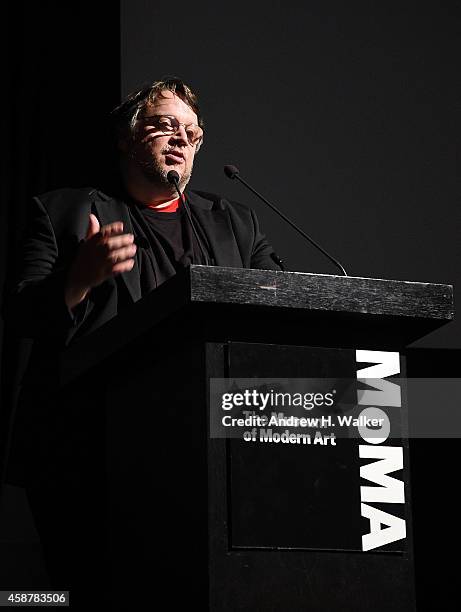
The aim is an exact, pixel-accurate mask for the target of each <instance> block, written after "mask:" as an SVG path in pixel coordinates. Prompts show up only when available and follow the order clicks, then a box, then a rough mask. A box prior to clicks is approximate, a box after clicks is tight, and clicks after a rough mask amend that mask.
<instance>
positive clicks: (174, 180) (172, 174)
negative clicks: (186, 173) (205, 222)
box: [166, 170, 210, 266]
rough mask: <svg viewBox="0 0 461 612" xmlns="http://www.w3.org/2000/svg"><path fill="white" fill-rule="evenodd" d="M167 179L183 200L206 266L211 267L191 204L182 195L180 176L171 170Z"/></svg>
mask: <svg viewBox="0 0 461 612" xmlns="http://www.w3.org/2000/svg"><path fill="white" fill-rule="evenodd" d="M166 178H167V181H168V182H169V183H171V184H172V185H174V186H175V188H176V191H177V192H178V195H179V198H180V199H181V202H182V204H183V206H184V210H185V211H186V214H187V218H188V219H189V223H190V225H191V227H192V231H193V232H194V236H195V239H196V240H197V243H198V246H199V249H200V252H201V253H202V255H203V259H204V260H205V265H206V266H209V265H210V261H209V259H208V255H207V253H206V249H204V248H203V244H202V241H201V240H200V236H199V235H198V233H197V230H196V229H195V225H194V222H193V220H192V215H191V212H190V209H189V204H188V203H187V200H186V198H185V197H184V194H183V193H181V190H180V189H179V174H178V173H177V172H176V170H170V171H169V172H168V174H167V175H166Z"/></svg>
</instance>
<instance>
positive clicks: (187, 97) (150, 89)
mask: <svg viewBox="0 0 461 612" xmlns="http://www.w3.org/2000/svg"><path fill="white" fill-rule="evenodd" d="M165 90H169V91H171V92H173V93H174V94H176V95H177V96H178V98H180V99H181V100H182V101H183V102H184V103H185V104H187V106H189V107H190V108H191V109H192V110H193V111H194V113H195V114H196V115H197V117H198V125H199V126H200V127H201V128H202V129H203V126H204V123H203V117H202V116H201V114H200V109H199V105H198V100H197V96H196V94H195V93H194V92H193V91H192V89H191V88H190V87H189V86H188V85H186V83H184V82H183V81H182V80H181V79H179V78H177V77H163V78H162V79H160V80H159V81H154V82H153V83H150V84H148V85H144V87H142V89H139V90H138V91H135V92H133V93H131V94H129V95H128V96H127V97H126V98H125V100H123V101H122V103H121V104H119V105H118V106H117V107H116V108H114V110H113V111H112V112H111V119H112V124H113V128H114V132H115V136H116V138H117V139H118V138H120V137H126V136H127V135H128V134H131V135H133V134H134V131H135V129H136V121H137V119H138V116H139V113H140V112H141V111H142V110H143V109H144V108H145V107H146V105H147V104H149V103H153V102H155V99H156V98H157V97H158V96H161V95H162V91H165Z"/></svg>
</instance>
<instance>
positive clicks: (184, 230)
mask: <svg viewBox="0 0 461 612" xmlns="http://www.w3.org/2000/svg"><path fill="white" fill-rule="evenodd" d="M130 215H131V221H132V224H133V231H134V235H135V242H136V244H137V245H138V249H137V252H136V258H137V263H138V266H139V271H140V276H141V294H142V295H145V294H146V293H148V292H149V291H152V289H155V288H156V287H158V286H159V285H161V284H162V283H163V282H165V281H166V280H167V279H168V278H170V277H171V276H174V275H175V274H176V272H177V271H178V270H179V269H180V268H184V267H186V266H189V265H190V264H192V263H194V264H204V263H206V262H205V261H204V257H203V254H202V251H201V249H200V247H199V245H198V242H197V239H196V237H195V235H194V233H193V231H192V228H191V225H190V222H189V219H188V217H187V215H186V212H185V210H184V208H183V206H182V205H180V207H179V208H178V209H177V211H176V212H158V211H156V210H153V209H152V208H149V207H148V206H143V205H141V204H137V203H132V204H131V205H130ZM196 225H197V224H196ZM196 229H197V230H199V228H198V227H196Z"/></svg>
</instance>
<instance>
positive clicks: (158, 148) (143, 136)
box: [128, 90, 198, 189]
mask: <svg viewBox="0 0 461 612" xmlns="http://www.w3.org/2000/svg"><path fill="white" fill-rule="evenodd" d="M159 116H167V117H168V116H170V117H175V118H176V119H177V120H178V122H179V123H182V124H184V125H185V126H186V127H187V126H189V125H191V124H192V125H197V124H198V118H197V115H196V114H195V113H194V111H193V110H192V109H191V108H190V106H188V105H187V104H186V103H185V102H183V101H182V100H181V98H178V96H176V95H175V94H174V93H173V92H171V91H169V90H164V91H162V93H161V94H160V95H159V96H157V98H156V99H155V101H154V103H149V104H148V105H147V106H146V107H145V108H144V109H143V110H142V111H141V112H140V113H139V116H138V121H137V125H136V132H135V136H134V138H133V140H132V141H131V143H130V144H129V150H128V155H129V157H130V159H131V161H132V162H134V163H135V164H136V165H137V166H138V167H139V168H140V169H141V171H142V173H143V174H144V176H145V177H146V178H147V179H148V180H149V181H151V182H152V183H154V184H156V185H159V186H160V185H162V186H166V185H169V183H168V181H167V178H166V177H167V174H168V172H169V171H170V170H176V172H177V173H178V174H179V177H180V178H179V185H180V187H181V189H183V188H184V187H185V186H186V185H187V183H188V182H189V179H190V177H191V174H192V167H193V164H194V156H195V153H196V150H197V145H191V144H190V143H189V141H188V139H187V135H186V131H185V128H184V126H181V127H180V128H179V130H178V132H176V134H170V135H165V134H164V133H163V132H162V131H161V130H160V129H159V128H158V124H157V125H154V123H155V122H156V121H157V118H158V117H159ZM149 118H155V119H149Z"/></svg>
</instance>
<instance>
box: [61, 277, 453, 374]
mask: <svg viewBox="0 0 461 612" xmlns="http://www.w3.org/2000/svg"><path fill="white" fill-rule="evenodd" d="M453 317H454V307H453V287H452V285H444V284H436V283H422V282H411V281H399V280H385V279H375V278H361V277H350V276H348V277H344V276H335V275H327V274H311V273H303V272H281V271H280V272H279V271H274V270H252V269H242V268H223V267H215V266H199V265H193V266H190V267H189V268H185V269H184V270H182V271H181V272H179V273H178V274H176V276H174V277H172V278H171V279H169V280H168V281H166V282H165V283H164V284H163V285H162V286H161V287H159V288H158V289H156V290H155V291H152V292H151V293H149V294H148V295H147V296H145V297H143V298H142V299H141V300H139V301H138V302H136V303H134V304H133V305H132V307H130V308H128V309H127V310H125V311H124V312H123V313H121V314H119V315H118V316H117V317H115V318H113V319H112V320H110V321H109V322H108V323H106V324H105V325H103V326H102V327H100V328H99V329H97V330H96V331H94V332H93V333H91V334H89V335H88V336H85V337H83V338H81V339H79V340H77V341H76V342H75V343H74V344H71V345H70V346H69V347H68V348H67V349H66V350H65V351H64V353H63V355H62V359H61V364H62V367H61V378H62V381H63V383H65V382H66V381H67V380H71V379H72V378H75V377H76V376H78V375H79V374H81V373H83V372H84V371H85V370H87V369H89V368H90V367H92V366H93V365H96V364H97V363H100V362H102V361H103V360H104V359H106V358H107V357H109V356H111V355H112V354H114V353H116V352H117V351H120V350H123V349H124V347H127V346H128V345H130V344H131V345H132V344H133V343H139V342H143V341H144V339H146V342H149V343H150V346H152V343H153V342H154V343H155V342H159V341H160V338H161V337H162V334H163V336H164V341H165V339H166V340H167V341H168V342H170V343H172V342H175V341H177V340H178V339H180V340H184V339H185V338H191V337H193V338H199V339H201V340H204V341H210V342H214V341H218V342H220V341H239V342H263V343H281V344H300V345H306V346H308V345H311V346H337V347H353V346H357V348H381V349H382V350H384V349H386V348H387V349H389V347H391V348H396V347H403V346H406V345H407V344H409V343H411V342H413V341H415V340H418V339H419V338H421V337H423V336H424V335H426V334H428V333H430V332H431V331H433V330H435V329H437V328H438V327H441V326H442V325H444V324H446V323H448V322H449V321H451V320H452V319H453Z"/></svg>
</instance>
